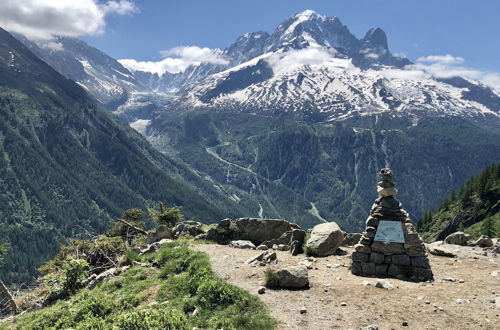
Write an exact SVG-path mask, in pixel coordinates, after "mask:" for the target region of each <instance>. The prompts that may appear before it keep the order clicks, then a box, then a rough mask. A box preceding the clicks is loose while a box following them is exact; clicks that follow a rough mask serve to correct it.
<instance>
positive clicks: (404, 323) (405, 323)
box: [401, 321, 409, 327]
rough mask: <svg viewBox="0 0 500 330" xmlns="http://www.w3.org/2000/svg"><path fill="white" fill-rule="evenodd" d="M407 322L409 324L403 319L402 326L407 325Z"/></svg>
mask: <svg viewBox="0 0 500 330" xmlns="http://www.w3.org/2000/svg"><path fill="white" fill-rule="evenodd" d="M408 324H409V323H408V321H403V322H402V323H401V325H402V326H403V327H407V326H408Z"/></svg>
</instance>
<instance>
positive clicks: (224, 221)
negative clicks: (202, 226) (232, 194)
mask: <svg viewBox="0 0 500 330" xmlns="http://www.w3.org/2000/svg"><path fill="white" fill-rule="evenodd" d="M231 222H232V221H231V219H229V218H226V219H222V220H221V221H220V222H219V223H218V224H217V227H218V228H226V229H227V228H229V226H231Z"/></svg>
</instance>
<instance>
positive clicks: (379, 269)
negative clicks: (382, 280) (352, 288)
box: [375, 264, 389, 276]
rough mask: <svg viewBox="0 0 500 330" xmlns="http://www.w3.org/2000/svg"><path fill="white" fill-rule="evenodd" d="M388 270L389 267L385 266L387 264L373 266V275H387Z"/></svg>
mask: <svg viewBox="0 0 500 330" xmlns="http://www.w3.org/2000/svg"><path fill="white" fill-rule="evenodd" d="M388 268H389V265H387V264H380V265H375V275H378V276H385V275H387V269H388Z"/></svg>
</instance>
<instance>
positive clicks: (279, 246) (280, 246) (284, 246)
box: [278, 244, 287, 251]
mask: <svg viewBox="0 0 500 330" xmlns="http://www.w3.org/2000/svg"><path fill="white" fill-rule="evenodd" d="M286 250H287V247H286V245H285V244H279V245H278V251H286Z"/></svg>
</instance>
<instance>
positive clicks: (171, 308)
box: [0, 242, 276, 329]
mask: <svg viewBox="0 0 500 330" xmlns="http://www.w3.org/2000/svg"><path fill="white" fill-rule="evenodd" d="M147 260H156V261H157V262H158V263H159V264H160V267H159V268H146V267H141V266H133V267H132V268H130V269H128V270H126V271H125V272H123V273H122V274H121V275H120V276H118V277H116V278H113V279H112V280H110V281H108V282H103V283H101V284H99V285H98V286H97V287H95V288H94V289H92V290H87V289H83V290H81V291H80V292H79V293H77V294H76V295H75V296H73V297H72V298H70V299H69V300H65V301H59V302H57V303H55V304H54V305H52V306H49V307H45V308H43V309H41V310H38V311H35V312H30V313H26V314H23V315H20V316H18V317H16V318H14V319H13V320H11V321H9V322H5V323H3V324H2V323H0V329H10V328H14V329H52V328H54V329H56V328H65V329H66V328H74V329H111V328H113V329H114V328H116V329H166V328H170V329H193V327H198V328H206V329H220V328H224V329H272V328H274V326H275V325H276V321H275V320H274V319H272V318H271V317H270V316H269V314H268V311H267V307H266V306H265V305H264V304H263V303H262V302H261V301H260V300H259V299H258V298H257V297H255V296H253V295H251V294H250V293H248V292H246V291H244V290H242V289H240V288H237V287H235V286H233V285H230V284H227V283H225V282H224V281H222V280H221V279H220V278H217V277H216V276H215V275H214V274H213V272H212V270H211V267H210V263H209V260H208V257H207V256H206V255H205V254H204V253H201V252H195V251H192V250H189V249H188V247H187V244H186V243H182V242H181V243H177V242H175V243H169V244H167V245H165V246H163V247H162V248H161V249H160V250H158V251H157V252H155V253H151V254H148V255H144V256H141V258H140V259H139V261H147Z"/></svg>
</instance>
